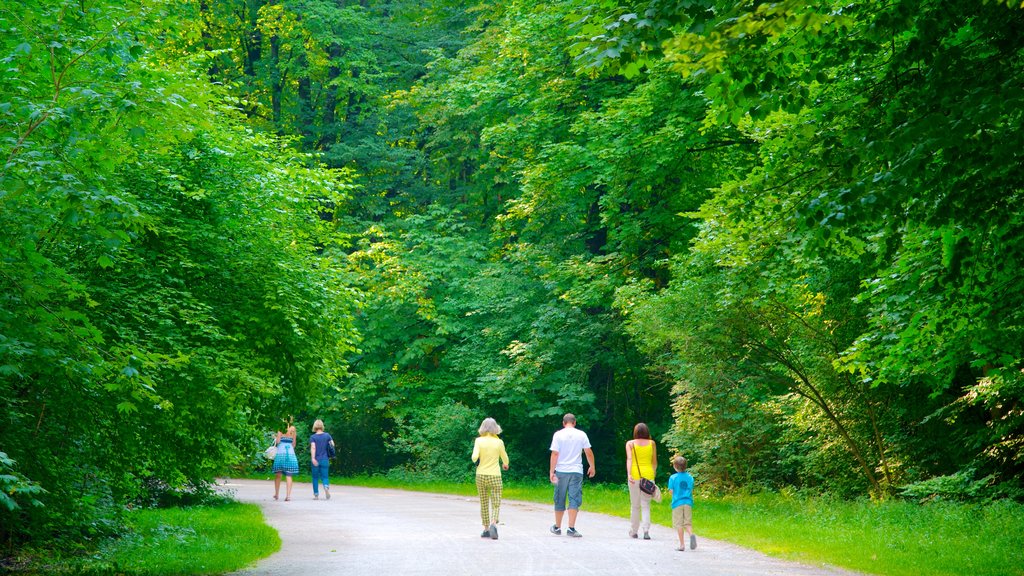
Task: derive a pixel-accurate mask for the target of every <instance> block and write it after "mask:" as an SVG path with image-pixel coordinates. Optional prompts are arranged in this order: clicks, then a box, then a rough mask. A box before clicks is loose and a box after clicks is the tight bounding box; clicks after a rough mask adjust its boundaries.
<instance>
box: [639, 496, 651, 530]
mask: <svg viewBox="0 0 1024 576" xmlns="http://www.w3.org/2000/svg"><path fill="white" fill-rule="evenodd" d="M637 492H640V489H639V488H637ZM638 496H640V498H639V500H640V528H642V529H643V531H644V537H645V538H646V537H647V533H648V532H650V531H651V496H650V494H644V493H643V492H640V493H639V494H638Z"/></svg>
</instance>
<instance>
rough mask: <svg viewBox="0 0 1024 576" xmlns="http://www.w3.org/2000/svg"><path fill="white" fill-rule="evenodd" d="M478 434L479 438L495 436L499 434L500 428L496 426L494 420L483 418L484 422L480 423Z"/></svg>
mask: <svg viewBox="0 0 1024 576" xmlns="http://www.w3.org/2000/svg"><path fill="white" fill-rule="evenodd" d="M478 432H480V435H481V436H484V435H486V434H494V435H495V436H497V435H498V434H501V426H498V423H497V422H496V421H495V420H494V418H484V421H483V422H481V423H480V430H478Z"/></svg>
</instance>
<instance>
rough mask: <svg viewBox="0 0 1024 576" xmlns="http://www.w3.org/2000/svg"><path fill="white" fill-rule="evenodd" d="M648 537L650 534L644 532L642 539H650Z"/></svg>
mask: <svg viewBox="0 0 1024 576" xmlns="http://www.w3.org/2000/svg"><path fill="white" fill-rule="evenodd" d="M650 539H651V535H650V534H648V533H647V532H644V540H650Z"/></svg>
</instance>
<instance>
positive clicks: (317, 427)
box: [313, 418, 324, 432]
mask: <svg viewBox="0 0 1024 576" xmlns="http://www.w3.org/2000/svg"><path fill="white" fill-rule="evenodd" d="M318 430H319V431H320V432H323V431H324V421H323V420H321V419H319V418H317V419H316V422H313V432H316V431H318Z"/></svg>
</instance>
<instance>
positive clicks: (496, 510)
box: [491, 476, 502, 524]
mask: <svg viewBox="0 0 1024 576" xmlns="http://www.w3.org/2000/svg"><path fill="white" fill-rule="evenodd" d="M501 488H502V484H501V476H495V477H494V478H493V479H492V480H491V524H497V523H498V520H499V518H498V516H499V515H500V514H501Z"/></svg>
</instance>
